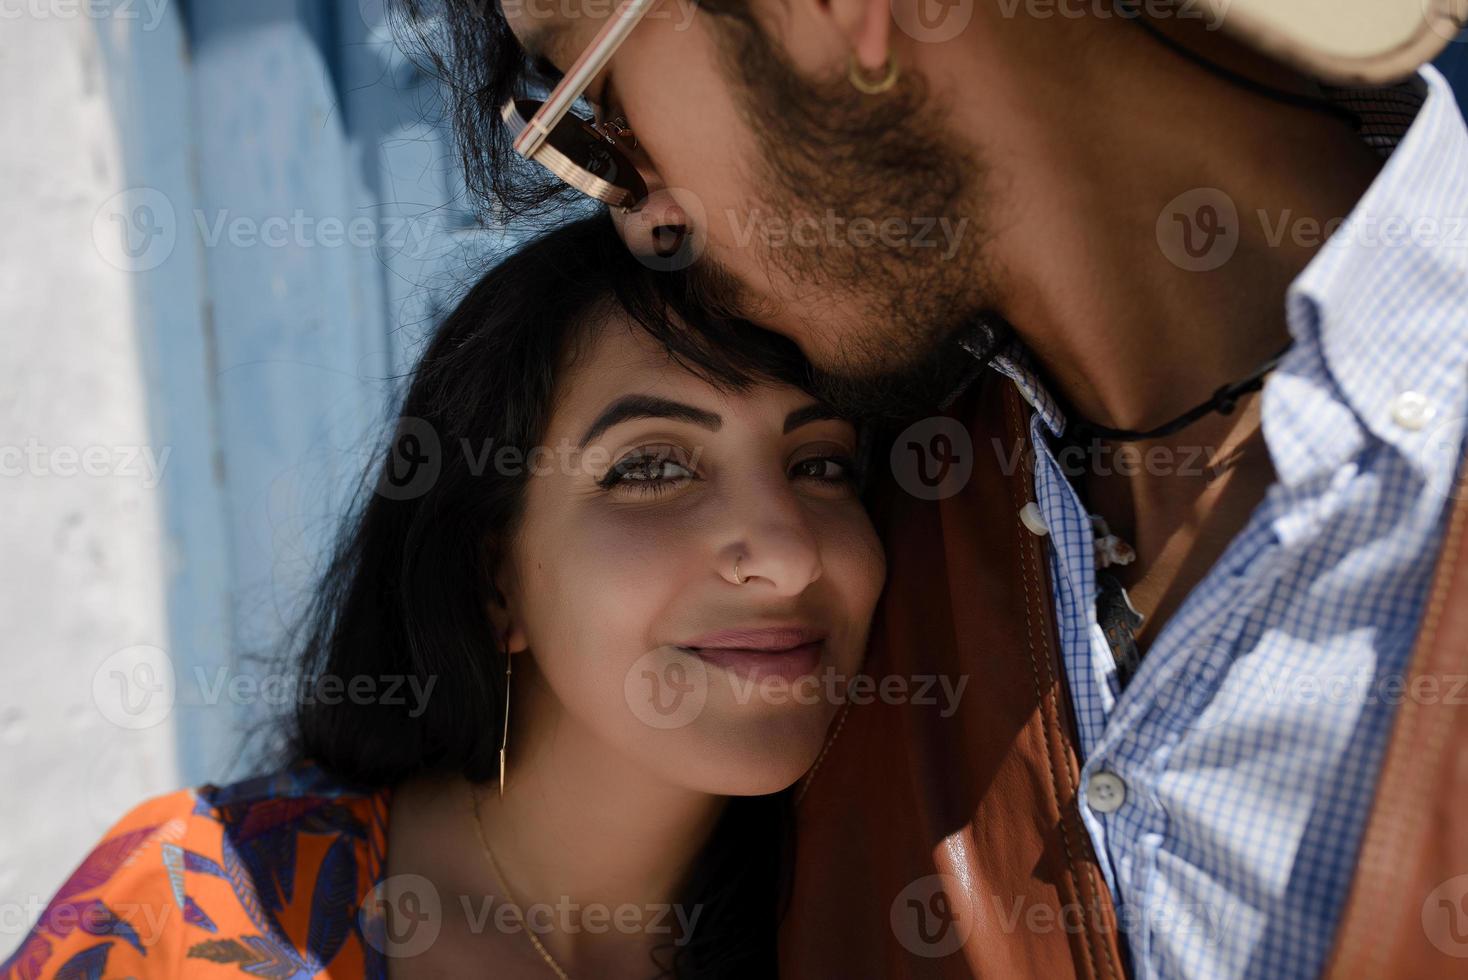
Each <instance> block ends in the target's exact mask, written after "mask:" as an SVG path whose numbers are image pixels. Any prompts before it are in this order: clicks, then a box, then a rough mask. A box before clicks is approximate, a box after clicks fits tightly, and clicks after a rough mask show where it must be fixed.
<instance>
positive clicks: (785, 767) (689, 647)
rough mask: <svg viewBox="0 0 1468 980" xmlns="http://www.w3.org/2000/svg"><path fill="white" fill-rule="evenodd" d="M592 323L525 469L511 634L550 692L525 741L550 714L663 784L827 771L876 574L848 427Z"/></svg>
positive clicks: (746, 783)
mask: <svg viewBox="0 0 1468 980" xmlns="http://www.w3.org/2000/svg"><path fill="white" fill-rule="evenodd" d="M603 319H604V320H605V321H606V322H605V325H602V326H599V328H597V329H594V330H593V331H591V336H589V337H587V338H585V339H584V340H582V342H581V343H580V344H578V345H577V350H576V351H575V352H574V354H573V356H572V357H571V358H569V363H568V365H567V367H566V368H565V370H564V371H563V372H562V374H561V376H560V378H559V379H558V381H557V396H556V404H555V406H554V410H553V414H552V418H551V420H550V424H549V429H548V432H547V436H546V438H545V440H544V442H543V444H542V447H541V448H540V449H539V451H538V452H537V453H535V454H530V455H528V456H527V457H526V459H525V461H524V462H525V464H526V466H527V468H528V469H529V471H530V473H531V475H530V477H529V479H528V481H527V488H526V502H525V512H524V518H523V522H522V523H521V525H520V528H519V531H518V533H517V535H516V538H515V540H514V542H513V543H512V547H511V550H510V557H509V560H508V565H509V567H508V568H505V569H502V571H501V576H500V586H501V590H502V591H503V592H504V593H505V594H506V596H507V615H506V616H505V617H503V618H502V622H503V624H504V625H503V627H502V628H503V629H505V630H507V633H508V648H509V649H510V650H511V651H512V654H513V655H514V656H515V658H516V659H515V664H514V667H515V670H516V673H517V675H518V674H519V673H520V672H521V670H522V665H523V664H524V660H525V657H524V655H523V654H524V653H525V652H528V653H529V655H530V657H531V658H533V660H534V664H535V669H536V672H537V673H538V674H539V678H540V679H541V680H542V681H543V684H534V685H533V686H534V687H535V688H536V689H537V690H538V695H539V696H535V695H531V696H528V697H525V696H522V695H520V694H518V693H517V704H519V705H520V706H521V713H520V718H519V719H518V720H517V721H516V726H517V730H518V729H519V727H520V726H521V725H524V726H529V727H530V728H531V729H532V730H535V729H539V730H540V731H545V729H544V728H543V727H542V725H541V724H538V722H547V721H548V719H545V718H540V719H534V718H531V719H527V718H525V714H526V713H531V712H541V713H545V712H550V713H557V714H559V715H560V717H558V718H556V719H555V720H554V724H555V725H556V726H557V728H558V729H559V728H560V726H563V725H566V724H568V723H569V724H572V725H576V726H579V729H580V730H581V731H582V732H583V733H586V734H589V735H591V736H592V737H593V738H594V739H596V740H597V741H599V742H602V743H605V744H606V745H608V746H610V747H611V749H612V750H614V751H616V752H619V753H620V754H621V755H622V756H624V757H625V758H627V759H628V760H629V761H631V762H633V763H635V764H636V765H638V766H640V767H642V768H645V769H646V770H648V771H649V772H651V773H653V774H654V775H656V776H659V777H661V778H663V779H666V780H668V781H669V782H672V783H675V784H678V785H683V786H687V787H690V788H695V789H698V790H701V791H704V792H709V793H717V794H730V795H749V794H761V793H770V792H775V791H777V790H780V789H783V788H784V787H786V786H789V785H790V784H791V783H793V782H795V781H796V780H797V779H799V778H800V776H801V775H802V774H803V773H804V772H805V771H806V770H807V769H808V768H809V767H810V766H811V764H812V763H813V762H814V760H815V758H816V756H817V754H818V753H819V752H820V749H821V745H822V744H823V742H824V739H825V734H826V731H827V727H828V725H829V723H830V722H831V720H832V718H833V716H834V715H835V713H836V711H837V709H838V708H839V705H840V701H841V699H842V692H843V689H844V684H845V682H846V680H847V679H849V678H850V677H851V676H852V675H854V674H855V673H856V672H857V671H858V670H859V669H860V667H861V662H862V654H863V650H864V647H865V644H866V637H867V630H868V627H869V625H870V620H871V615H872V610H873V607H874V606H875V605H876V601H877V597H878V594H879V592H880V591H881V587H882V582H883V578H884V576H885V563H884V559H883V555H882V550H881V546H880V544H879V542H878V540H877V537H876V535H875V533H874V531H873V529H872V526H871V524H870V522H869V521H868V519H867V515H866V512H865V510H864V509H863V507H862V505H861V502H860V501H859V500H858V498H857V494H856V489H855V486H854V483H853V477H854V474H853V472H852V464H851V460H852V459H853V458H854V457H855V455H856V448H857V447H856V432H855V429H854V428H853V426H852V425H851V424H850V423H848V422H846V421H843V420H840V419H835V418H831V417H829V413H828V412H826V411H823V410H822V408H821V406H820V405H819V404H818V403H817V402H816V401H815V400H814V399H813V398H812V397H811V396H809V395H807V394H806V393H804V392H802V391H800V390H799V389H796V388H792V387H784V386H775V385H766V386H761V387H754V388H751V389H748V390H747V391H745V392H737V393H724V392H721V391H719V390H718V389H716V388H714V387H712V386H711V385H709V384H708V383H707V382H705V381H702V380H700V379H699V378H697V377H696V376H695V375H693V374H691V373H689V372H688V371H686V370H685V369H683V368H681V367H679V366H678V365H677V364H676V363H674V362H673V361H671V360H670V359H669V357H668V355H667V353H666V352H665V350H664V349H663V348H662V347H661V346H660V345H658V344H657V342H656V341H654V340H653V339H652V338H651V337H649V336H648V335H647V334H646V333H644V332H643V331H642V330H641V329H639V328H637V327H635V326H633V325H631V323H630V322H629V321H628V320H627V319H626V318H625V317H624V316H620V315H618V316H615V317H605V316H604V317H603ZM736 559H738V562H739V567H738V574H737V577H736V570H735V561H736ZM740 578H742V579H743V580H744V582H743V584H742V585H741V584H739V581H738V580H739V579H740ZM546 692H549V695H550V696H549V697H547V696H546ZM522 698H523V699H522Z"/></svg>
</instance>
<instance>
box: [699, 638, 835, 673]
mask: <svg viewBox="0 0 1468 980" xmlns="http://www.w3.org/2000/svg"><path fill="white" fill-rule="evenodd" d="M825 642H826V634H825V633H824V632H822V631H820V630H815V629H810V628H807V627H800V626H794V627H777V628H773V629H734V630H720V631H718V632H716V633H707V634H705V635H703V636H699V637H695V638H694V639H692V640H689V641H687V642H686V643H680V644H678V648H679V649H680V650H683V651H685V652H687V653H691V654H693V655H694V656H696V657H698V658H699V659H701V660H703V661H704V662H705V663H709V664H712V665H714V666H716V667H722V668H724V669H725V670H728V671H731V672H733V673H736V674H739V675H741V676H743V677H745V678H748V679H751V680H759V679H760V678H764V677H783V678H785V679H786V680H794V679H796V678H798V677H803V676H805V675H806V674H811V673H814V672H815V670H816V668H817V667H818V666H820V663H821V654H822V653H823V652H824V650H825Z"/></svg>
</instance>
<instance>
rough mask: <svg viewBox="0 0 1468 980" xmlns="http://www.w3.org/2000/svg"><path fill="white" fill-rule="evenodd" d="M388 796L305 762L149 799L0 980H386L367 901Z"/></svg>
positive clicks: (380, 858) (376, 872) (78, 873)
mask: <svg viewBox="0 0 1468 980" xmlns="http://www.w3.org/2000/svg"><path fill="white" fill-rule="evenodd" d="M391 794H392V790H391V788H388V787H383V788H366V787H353V786H347V785H344V784H342V783H340V782H337V781H336V780H334V779H332V778H331V777H330V776H328V775H327V774H326V773H325V772H324V771H323V770H322V769H320V768H319V767H318V766H316V765H315V764H314V763H311V762H304V763H301V764H299V765H296V766H294V767H292V768H289V769H283V770H281V771H279V772H276V773H272V774H270V775H267V776H261V777H257V778H254V779H247V780H244V781H241V782H238V783H232V784H230V785H227V786H215V785H213V784H206V785H204V786H199V787H195V788H191V789H184V790H179V791H178V792H175V793H169V794H166V795H164V796H157V797H154V798H152V799H149V800H145V801H144V802H143V803H141V804H139V805H138V806H136V807H134V808H133V809H132V810H130V811H129V812H128V813H127V814H126V815H124V816H123V818H122V819H121V820H119V821H118V822H117V823H116V824H115V825H114V826H113V827H112V828H111V829H110V830H108V831H107V833H106V835H105V836H104V837H103V838H102V840H101V842H100V843H98V844H97V846H96V847H94V848H92V851H91V853H90V854H88V855H87V857H86V858H85V859H84V860H83V861H82V863H81V864H80V865H79V866H78V867H77V869H76V870H75V871H73V872H72V874H71V876H70V877H69V878H67V880H66V882H65V883H64V884H63V885H62V886H61V888H60V890H58V891H57V893H56V895H55V897H53V898H52V899H51V901H50V903H49V904H48V905H47V906H46V909H45V911H44V912H42V913H41V916H40V919H39V920H37V922H36V924H35V926H34V927H33V928H32V929H31V931H30V932H29V933H28V934H27V935H26V937H25V939H24V941H23V942H22V943H21V945H20V948H19V949H17V950H16V951H15V952H14V953H13V954H12V955H11V957H10V958H9V959H8V960H6V961H4V963H0V980H33V978H35V980H39V978H43V977H44V978H53V977H54V978H57V980H72V978H97V980H100V978H102V977H104V976H106V977H140V978H143V977H185V976H186V977H205V978H208V977H215V978H222V977H242V976H253V977H268V978H276V980H304V978H307V977H335V978H348V977H350V978H358V977H365V978H371V980H386V977H387V965H386V958H385V957H384V955H383V953H382V952H381V951H382V950H383V949H384V948H385V943H384V941H383V935H384V932H383V929H384V920H383V917H382V911H381V909H380V907H379V906H378V903H376V902H368V901H366V899H367V898H368V897H369V896H371V895H372V894H373V890H374V888H375V887H376V886H377V885H378V883H379V882H380V881H381V879H382V876H383V874H384V871H385V868H386V864H387V860H386V858H387V814H388V803H389V801H390V799H391Z"/></svg>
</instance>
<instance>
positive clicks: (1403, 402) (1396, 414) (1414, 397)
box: [1392, 391, 1436, 432]
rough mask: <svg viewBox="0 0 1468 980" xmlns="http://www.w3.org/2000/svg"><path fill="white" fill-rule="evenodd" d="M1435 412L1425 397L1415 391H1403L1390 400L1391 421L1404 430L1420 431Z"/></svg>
mask: <svg viewBox="0 0 1468 980" xmlns="http://www.w3.org/2000/svg"><path fill="white" fill-rule="evenodd" d="M1435 414H1436V412H1435V411H1434V409H1433V407H1432V402H1431V401H1429V400H1428V398H1427V396H1426V395H1424V394H1422V393H1421V392H1417V391H1404V392H1402V393H1401V394H1400V395H1398V396H1397V397H1396V398H1394V399H1393V400H1392V421H1393V422H1396V423H1397V425H1400V426H1401V427H1402V428H1404V429H1410V430H1411V431H1413V432H1418V431H1421V430H1422V429H1425V428H1426V427H1427V423H1429V422H1431V421H1432V417H1433V415H1435Z"/></svg>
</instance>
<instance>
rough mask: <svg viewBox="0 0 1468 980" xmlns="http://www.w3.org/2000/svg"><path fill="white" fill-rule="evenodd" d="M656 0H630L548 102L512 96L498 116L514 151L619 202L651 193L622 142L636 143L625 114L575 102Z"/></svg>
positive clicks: (630, 202) (590, 194)
mask: <svg viewBox="0 0 1468 980" xmlns="http://www.w3.org/2000/svg"><path fill="white" fill-rule="evenodd" d="M653 2H654V0H626V2H624V3H623V4H621V5H620V6H619V7H618V9H617V11H616V13H614V14H613V15H612V17H611V19H610V20H608V21H607V23H606V25H605V26H604V27H602V29H601V30H600V31H599V32H597V35H596V38H595V40H593V41H592V42H591V46H590V47H588V48H587V49H586V50H585V51H583V52H582V53H581V57H579V58H577V59H576V63H575V64H573V65H572V66H571V68H570V70H569V71H567V72H566V74H565V77H564V78H562V79H561V81H560V84H558V85H557V86H556V87H555V88H554V89H553V90H552V91H551V93H550V96H549V97H547V98H546V100H545V101H544V102H537V101H536V100H534V99H510V100H509V101H508V102H506V103H505V105H504V108H503V109H501V110H500V117H501V118H502V119H503V120H504V121H505V124H506V125H507V126H508V127H509V128H510V133H511V135H512V136H513V137H514V144H513V145H514V149H515V152H516V153H518V154H520V156H522V157H524V158H525V159H527V160H534V161H535V162H536V163H538V164H540V165H541V166H542V167H544V168H545V169H547V170H549V171H550V172H551V173H552V174H554V175H555V176H557V177H558V178H560V179H561V180H562V181H564V182H565V183H567V184H569V185H570V186H571V187H574V188H575V189H576V190H578V191H580V192H581V193H583V194H585V195H587V196H588V197H593V198H595V199H596V200H598V201H604V202H605V203H607V204H610V205H611V206H612V207H616V208H624V209H625V208H630V207H633V206H634V205H636V204H637V203H639V202H640V201H642V200H643V199H644V198H646V197H647V185H646V184H645V183H644V182H643V180H642V175H641V174H639V173H638V172H637V167H636V166H635V165H634V164H633V162H632V159H631V158H630V157H629V156H628V155H627V154H626V153H625V152H623V150H622V146H623V144H624V143H630V145H631V146H632V147H634V148H635V147H636V145H637V143H636V137H635V136H633V134H632V131H631V130H630V129H628V128H627V122H626V120H625V119H622V118H620V117H619V118H616V119H612V120H609V121H607V122H604V123H593V122H592V121H591V120H588V119H582V118H581V117H580V116H578V115H576V114H575V113H573V112H572V111H571V106H572V104H573V103H575V101H576V100H577V99H579V98H581V96H582V95H583V94H584V93H585V92H586V87H587V86H588V85H590V84H591V80H592V79H593V78H595V77H596V76H597V73H598V72H600V71H601V70H602V69H603V68H605V67H606V65H607V62H608V61H610V60H611V59H612V55H613V54H615V53H616V51H617V48H619V47H621V45H622V42H623V41H625V40H626V39H627V35H628V34H631V33H632V28H634V27H636V26H637V24H638V22H639V21H641V20H642V17H643V15H644V14H646V13H647V12H648V10H649V9H650V8H651V7H652V5H653Z"/></svg>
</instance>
